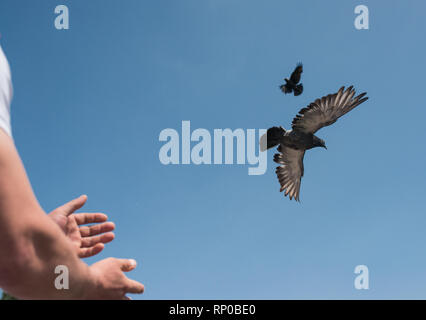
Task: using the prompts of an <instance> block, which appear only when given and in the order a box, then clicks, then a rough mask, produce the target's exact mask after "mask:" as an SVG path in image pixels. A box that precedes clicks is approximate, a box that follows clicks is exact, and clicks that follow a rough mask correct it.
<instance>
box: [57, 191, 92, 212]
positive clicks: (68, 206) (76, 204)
mask: <svg viewBox="0 0 426 320" xmlns="http://www.w3.org/2000/svg"><path fill="white" fill-rule="evenodd" d="M86 201H87V196H86V195H82V196H80V197H78V198H76V199H74V200H71V201H70V202H67V203H65V204H64V205H62V206H61V207H60V208H61V209H62V210H63V211H64V212H65V215H66V216H69V215H70V214H71V213H73V212H75V211H77V210H78V209H80V208H81V207H82V206H84V204H85V203H86Z"/></svg>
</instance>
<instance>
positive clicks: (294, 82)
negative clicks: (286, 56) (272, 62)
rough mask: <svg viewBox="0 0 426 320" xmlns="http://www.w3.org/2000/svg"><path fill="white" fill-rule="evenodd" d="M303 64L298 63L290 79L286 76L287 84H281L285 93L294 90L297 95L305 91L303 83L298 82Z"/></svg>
mask: <svg viewBox="0 0 426 320" xmlns="http://www.w3.org/2000/svg"><path fill="white" fill-rule="evenodd" d="M302 72H303V65H302V64H301V63H298V64H297V66H296V68H295V69H294V71H293V73H292V74H291V76H290V80H289V79H287V78H285V79H284V80H285V84H283V85H281V86H280V89H281V91H282V92H284V93H285V94H287V93H291V92H294V95H295V96H298V95H301V94H302V92H303V84H301V83H300V84H298V83H299V82H300V78H301V77H302Z"/></svg>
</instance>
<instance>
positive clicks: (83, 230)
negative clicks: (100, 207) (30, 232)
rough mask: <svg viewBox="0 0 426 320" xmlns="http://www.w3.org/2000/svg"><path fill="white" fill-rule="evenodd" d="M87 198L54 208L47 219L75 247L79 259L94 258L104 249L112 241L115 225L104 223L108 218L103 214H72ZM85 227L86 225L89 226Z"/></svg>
mask: <svg viewBox="0 0 426 320" xmlns="http://www.w3.org/2000/svg"><path fill="white" fill-rule="evenodd" d="M86 201H87V196H85V195H83V196H80V197H78V198H76V199H74V200H71V201H70V202H68V203H66V204H64V205H62V206H60V207H59V208H56V209H55V210H53V211H52V212H51V213H49V215H48V216H49V217H50V218H52V220H53V221H54V222H55V223H57V224H58V225H59V227H60V228H61V229H62V230H63V231H64V233H65V235H66V236H67V237H68V238H69V239H70V240H71V242H72V243H73V245H74V246H75V249H76V252H77V253H78V256H79V257H80V258H87V257H91V256H94V255H96V254H98V253H99V252H101V251H102V250H103V249H104V247H105V246H104V244H105V243H108V242H111V241H112V240H113V239H114V233H112V232H111V231H113V230H114V229H115V225H114V223H112V222H106V221H107V220H108V217H107V215H106V214H103V213H77V214H76V213H74V212H75V211H77V210H78V209H80V208H81V207H83V206H84V204H85V203H86ZM91 223H93V225H90V226H85V225H86V224H91Z"/></svg>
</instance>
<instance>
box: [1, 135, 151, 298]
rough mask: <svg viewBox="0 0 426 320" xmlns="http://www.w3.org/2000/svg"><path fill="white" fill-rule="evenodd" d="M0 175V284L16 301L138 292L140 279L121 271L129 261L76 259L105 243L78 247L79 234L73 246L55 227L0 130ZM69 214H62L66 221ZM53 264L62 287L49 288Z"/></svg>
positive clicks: (130, 266) (132, 264) (57, 225)
mask: <svg viewBox="0 0 426 320" xmlns="http://www.w3.org/2000/svg"><path fill="white" fill-rule="evenodd" d="M0 177H1V179H0V287H1V288H3V289H4V290H5V291H7V292H8V293H10V294H11V295H13V296H15V297H17V298H19V299H128V298H127V297H126V294H127V293H142V292H143V291H144V286H143V285H142V284H141V283H139V282H137V281H134V280H131V279H129V278H127V277H126V276H125V272H128V271H131V270H133V269H134V268H135V267H136V262H135V261H134V260H132V259H116V258H108V259H105V260H102V261H99V262H97V263H95V264H93V265H92V266H88V265H87V264H86V263H84V262H83V261H82V260H81V259H80V256H81V255H84V253H82V251H80V249H90V248H92V249H93V248H95V247H96V246H98V248H97V249H95V250H94V251H91V252H86V254H88V255H91V254H92V253H94V254H96V251H97V250H99V249H100V247H99V245H101V246H103V243H105V242H103V241H102V240H101V241H99V242H96V241H95V242H96V243H94V245H93V246H90V244H87V245H88V247H83V245H82V243H83V240H82V239H84V238H85V237H81V238H80V240H81V241H82V242H81V244H80V246H79V247H78V245H77V242H76V241H75V240H76V238H74V241H73V238H72V237H67V235H66V229H64V228H62V229H61V223H60V221H59V222H58V218H59V220H61V219H62V218H60V217H58V216H59V213H58V212H57V213H56V215H57V216H56V217H55V214H54V215H53V217H49V216H48V215H46V213H45V212H44V211H43V209H42V208H41V207H40V205H39V203H38V201H37V199H36V197H35V195H34V193H33V191H32V188H31V185H30V182H29V180H28V177H27V175H26V172H25V169H24V166H23V164H22V162H21V159H20V157H19V155H18V152H17V151H16V148H15V145H14V143H13V141H12V139H11V138H10V137H9V136H8V135H7V134H6V133H5V132H4V131H3V130H0ZM83 200H84V201H81V200H80V202H78V201H77V202H78V203H80V204H81V202H85V199H84V197H83ZM83 204H84V203H83ZM77 207H78V205H77ZM58 209H59V208H58ZM70 210H71V211H72V209H70ZM74 211H75V210H74ZM52 213H54V212H52ZM71 214H72V212H71V213H70V214H68V215H67V216H66V217H67V220H68V216H69V215H71ZM55 219H56V220H55ZM102 219H104V218H102ZM54 220H55V221H56V222H55V221H54ZM62 220H63V219H62ZM75 222H76V223H77V221H75ZM62 226H64V225H63V224H62ZM73 228H74V229H75V226H74V227H73ZM107 229H108V228H107ZM86 230H87V229H86ZM73 232H74V236H76V235H77V234H76V232H75V230H74V231H73ZM71 233H72V232H71ZM106 234H108V232H107V233H106ZM68 236H69V234H68ZM80 236H81V233H80ZM89 237H90V236H89ZM70 240H71V241H70ZM80 240H78V239H77V241H80ZM104 240H105V239H104ZM58 265H65V266H67V268H68V270H69V289H67V290H58V289H56V288H55V286H54V281H55V278H56V277H57V274H55V272H54V270H55V268H56V266H58Z"/></svg>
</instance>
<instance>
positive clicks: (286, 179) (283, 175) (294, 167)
mask: <svg viewBox="0 0 426 320" xmlns="http://www.w3.org/2000/svg"><path fill="white" fill-rule="evenodd" d="M278 151H279V152H280V153H276V154H275V155H274V161H275V162H276V163H279V164H281V165H280V166H279V167H277V169H276V170H275V173H276V174H277V177H278V181H279V182H280V185H281V188H280V192H281V191H284V190H285V192H284V196H287V195H288V196H289V197H290V200H292V199H293V198H294V199H295V200H296V201H299V193H300V183H301V179H302V177H303V171H304V169H303V157H304V155H305V150H297V149H292V148H289V147H286V146H283V145H280V146H279V147H278Z"/></svg>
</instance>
